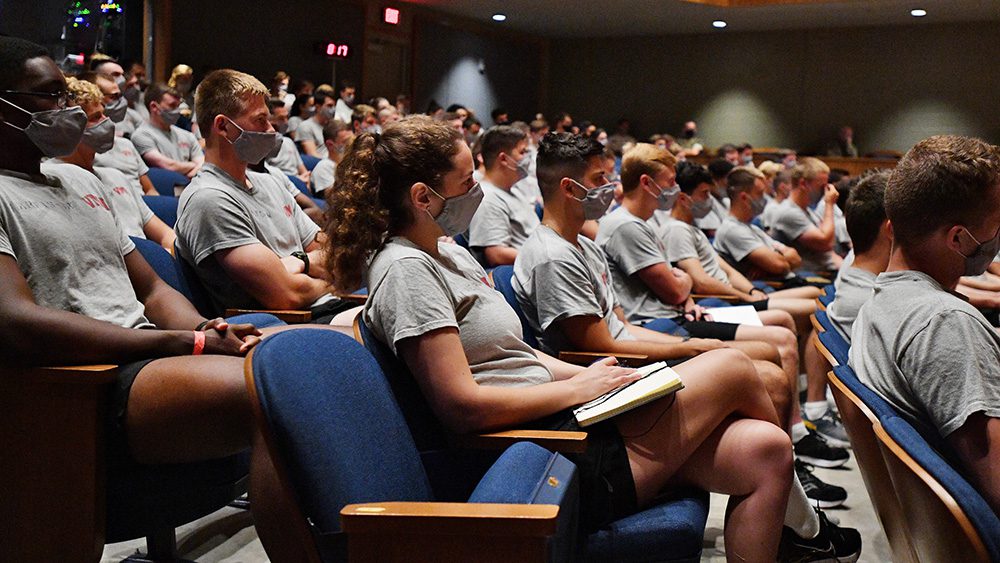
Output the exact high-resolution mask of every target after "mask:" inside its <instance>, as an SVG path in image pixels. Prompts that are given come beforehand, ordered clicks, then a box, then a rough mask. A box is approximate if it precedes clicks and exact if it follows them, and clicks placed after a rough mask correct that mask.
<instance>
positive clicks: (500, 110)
mask: <svg viewBox="0 0 1000 563" xmlns="http://www.w3.org/2000/svg"><path fill="white" fill-rule="evenodd" d="M505 113H507V108H503V107H498V108H493V111H491V112H490V118H491V119H493V121H496V120H497V118H498V117H500V116H501V115H503V114H505Z"/></svg>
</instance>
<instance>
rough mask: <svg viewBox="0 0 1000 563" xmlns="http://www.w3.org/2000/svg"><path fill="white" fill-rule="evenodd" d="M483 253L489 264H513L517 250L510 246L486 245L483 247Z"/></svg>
mask: <svg viewBox="0 0 1000 563" xmlns="http://www.w3.org/2000/svg"><path fill="white" fill-rule="evenodd" d="M483 254H484V255H485V256H486V262H487V263H488V264H489V265H490V266H503V265H505V264H513V263H514V260H516V259H517V250H516V249H514V248H513V247H510V246H503V245H495V246H487V247H486V248H484V249H483Z"/></svg>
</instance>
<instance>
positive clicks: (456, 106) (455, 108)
mask: <svg viewBox="0 0 1000 563" xmlns="http://www.w3.org/2000/svg"><path fill="white" fill-rule="evenodd" d="M460 109H465V106H463V105H462V104H451V105H450V106H448V108H447V109H445V110H444V111H446V112H447V113H454V112H456V111H458V110H460ZM466 111H468V110H466Z"/></svg>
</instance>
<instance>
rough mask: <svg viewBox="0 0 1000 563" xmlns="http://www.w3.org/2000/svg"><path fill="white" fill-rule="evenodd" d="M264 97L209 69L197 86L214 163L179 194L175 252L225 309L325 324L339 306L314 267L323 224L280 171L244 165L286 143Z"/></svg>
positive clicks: (254, 87) (259, 89)
mask: <svg viewBox="0 0 1000 563" xmlns="http://www.w3.org/2000/svg"><path fill="white" fill-rule="evenodd" d="M266 95H267V88H266V87H265V86H264V85H263V84H261V83H260V81H258V80H257V79H256V78H254V77H252V76H249V75H247V74H243V73H241V72H236V71H233V70H218V71H215V72H212V73H210V74H209V75H208V76H206V77H205V79H204V80H202V82H201V85H200V86H199V87H198V92H197V94H196V96H195V112H196V113H197V115H198V119H199V121H200V122H201V123H200V124H199V127H200V129H201V131H203V132H204V133H205V134H206V139H205V140H206V160H207V162H206V164H205V168H204V170H203V172H202V173H201V174H199V175H198V177H197V178H195V179H194V180H193V181H192V182H191V184H190V185H189V186H188V187H187V189H185V190H184V193H183V194H182V196H181V201H180V207H179V209H178V215H177V225H176V231H177V255H178V258H180V259H182V260H185V261H187V263H188V264H190V265H191V266H192V267H193V268H194V270H195V272H196V273H197V275H198V277H199V278H200V279H201V281H202V282H203V283H204V284H205V288H206V289H207V290H208V293H209V296H210V297H211V299H212V303H213V305H214V306H215V307H216V308H217V309H218V310H225V309H226V308H244V309H258V308H266V309H312V310H313V317H314V318H313V320H314V322H320V321H321V320H322V319H320V318H319V317H321V316H323V317H325V316H329V315H332V314H334V313H335V311H333V310H328V309H329V308H330V307H331V306H336V305H340V303H339V300H337V299H336V298H334V297H333V296H331V295H330V294H329V289H330V286H329V279H327V274H326V271H325V269H324V268H321V267H318V266H313V264H321V263H322V262H323V256H322V251H321V250H320V245H321V243H322V235H321V234H320V229H319V227H318V226H316V224H315V223H314V222H312V221H311V220H310V219H309V218H308V217H307V216H306V214H305V213H304V212H302V210H301V209H300V208H299V206H298V205H296V204H295V202H294V201H293V199H292V197H291V195H290V194H289V192H288V190H287V189H286V188H285V186H284V185H283V184H281V183H279V182H278V181H276V178H275V177H274V176H272V175H271V174H268V173H257V172H252V171H247V164H248V163H257V162H260V161H261V160H262V159H264V157H265V156H267V154H269V153H270V152H271V151H273V150H274V147H275V146H276V145H277V143H278V142H279V138H278V137H279V135H278V134H277V133H275V132H274V129H273V128H272V127H271V123H270V122H269V121H268V111H267V104H266ZM321 306H322V309H321ZM327 320H328V319H327Z"/></svg>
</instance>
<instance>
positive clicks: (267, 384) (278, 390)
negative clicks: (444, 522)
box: [252, 329, 432, 533]
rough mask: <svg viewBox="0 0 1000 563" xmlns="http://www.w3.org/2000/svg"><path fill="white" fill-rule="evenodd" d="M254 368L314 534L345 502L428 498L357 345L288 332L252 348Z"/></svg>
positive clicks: (329, 526)
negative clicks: (313, 527) (314, 527)
mask: <svg viewBox="0 0 1000 563" xmlns="http://www.w3.org/2000/svg"><path fill="white" fill-rule="evenodd" d="M317 351H322V353H317ZM252 364H253V374H254V384H255V387H256V390H257V395H258V401H259V403H260V405H261V408H262V411H263V412H264V416H265V418H266V419H267V421H268V423H269V427H270V431H271V433H272V435H273V436H274V437H275V443H276V444H277V447H278V448H279V449H280V451H281V455H282V458H283V460H284V462H285V464H286V469H287V471H288V473H289V477H290V480H291V481H292V486H293V489H294V490H295V493H296V494H297V495H298V498H299V501H300V503H301V505H302V508H303V511H304V512H305V514H306V516H308V517H309V518H310V519H311V520H312V522H313V523H314V524H315V525H316V527H317V528H318V530H319V531H320V532H322V533H330V532H334V531H338V530H339V526H340V524H339V512H340V510H341V509H342V508H343V507H344V506H345V505H346V504H349V503H361V502H380V501H429V500H432V494H431V490H430V486H429V484H428V482H427V476H426V475H425V473H424V469H423V467H422V465H421V463H420V457H419V455H418V454H417V450H416V447H415V446H414V443H413V440H412V438H411V437H410V432H409V429H408V428H407V426H406V422H405V421H404V420H403V417H402V414H401V413H400V411H399V407H398V406H397V405H396V402H395V400H394V399H393V396H392V391H391V390H390V388H389V386H388V384H387V383H386V380H385V378H384V377H383V375H382V372H381V370H380V368H379V366H378V363H377V362H376V361H375V359H374V358H373V357H372V356H371V354H369V353H368V352H367V351H366V350H365V349H364V348H363V347H362V346H361V345H360V344H358V343H357V342H355V341H354V340H352V339H351V338H349V337H347V336H345V335H343V334H340V333H336V332H333V331H329V330H319V329H300V330H295V331H288V332H283V333H279V334H276V335H274V336H271V337H270V338H268V339H266V340H264V342H262V343H261V344H259V345H258V346H257V348H256V349H255V350H254V353H253V358H252Z"/></svg>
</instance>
